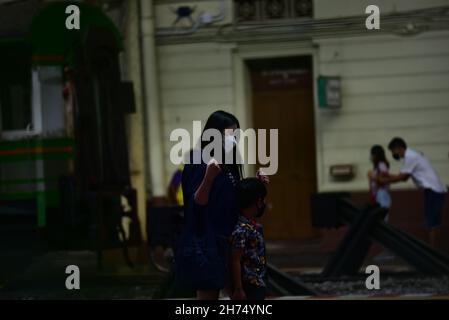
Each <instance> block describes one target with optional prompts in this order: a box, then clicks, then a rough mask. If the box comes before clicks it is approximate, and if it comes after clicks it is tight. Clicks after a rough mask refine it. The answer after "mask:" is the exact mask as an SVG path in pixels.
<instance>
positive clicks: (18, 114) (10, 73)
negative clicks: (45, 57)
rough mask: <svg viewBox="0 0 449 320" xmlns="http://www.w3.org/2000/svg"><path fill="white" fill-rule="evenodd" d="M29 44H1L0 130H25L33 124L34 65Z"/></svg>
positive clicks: (3, 131)
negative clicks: (32, 73) (27, 45)
mask: <svg viewBox="0 0 449 320" xmlns="http://www.w3.org/2000/svg"><path fill="white" fill-rule="evenodd" d="M30 60H31V59H30V55H29V51H28V50H27V47H26V46H24V45H23V44H21V43H19V42H5V43H0V131H1V132H2V133H5V132H10V131H25V130H29V129H30V127H29V126H30V125H31V123H32V109H31V108H32V106H31V65H30Z"/></svg>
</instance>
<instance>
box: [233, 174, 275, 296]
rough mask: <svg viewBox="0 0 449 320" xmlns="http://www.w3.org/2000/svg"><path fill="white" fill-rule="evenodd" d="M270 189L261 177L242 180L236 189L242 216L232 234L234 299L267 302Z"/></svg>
mask: <svg viewBox="0 0 449 320" xmlns="http://www.w3.org/2000/svg"><path fill="white" fill-rule="evenodd" d="M266 194H267V189H266V187H265V185H264V183H263V182H262V181H260V179H257V178H249V179H244V180H242V181H241V182H240V183H239V184H238V186H237V188H236V199H237V205H238V208H239V210H240V216H239V219H238V222H237V225H236V226H235V228H234V231H233V232H232V235H231V248H232V257H231V270H232V280H233V281H232V282H233V294H232V296H231V298H232V299H233V300H246V299H247V300H264V299H265V295H266V257H265V241H264V238H263V229H262V225H260V224H259V223H257V222H256V220H255V219H256V218H261V217H262V215H263V214H264V211H265V206H266V205H265V197H266Z"/></svg>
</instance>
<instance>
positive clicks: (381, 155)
mask: <svg viewBox="0 0 449 320" xmlns="http://www.w3.org/2000/svg"><path fill="white" fill-rule="evenodd" d="M371 155H372V156H374V157H373V163H374V169H376V168H377V166H378V165H379V163H381V162H383V163H385V164H386V165H387V167H388V168H390V163H389V162H388V160H387V157H386V156H385V150H384V148H383V147H382V146H379V145H375V146H373V147H372V148H371Z"/></svg>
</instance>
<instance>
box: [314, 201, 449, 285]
mask: <svg viewBox="0 0 449 320" xmlns="http://www.w3.org/2000/svg"><path fill="white" fill-rule="evenodd" d="M336 204H337V208H336V213H337V216H338V219H339V223H342V224H348V225H350V228H349V230H348V231H347V233H346V235H345V237H344V238H343V240H342V242H341V243H340V245H339V247H338V249H337V252H336V253H335V255H334V256H333V257H332V258H331V259H330V260H329V262H328V263H327V265H326V266H325V268H324V270H323V272H322V276H323V277H339V276H344V275H355V274H357V273H358V271H359V270H360V267H361V266H362V264H363V261H364V259H365V257H366V255H367V254H368V252H369V249H370V247H371V244H372V242H377V243H379V244H380V245H382V246H383V247H384V248H386V249H388V250H389V251H391V252H392V253H393V254H395V255H396V256H398V257H400V258H401V259H403V260H404V261H405V262H407V263H408V264H409V265H410V266H411V267H413V268H414V269H415V270H416V271H418V272H420V273H423V274H430V275H444V274H449V257H448V256H446V255H444V254H443V253H442V252H439V251H438V250H435V249H434V248H432V247H430V246H429V245H427V244H426V243H424V242H422V241H420V240H419V239H417V238H415V237H413V236H411V235H409V234H407V233H406V232H404V231H402V230H399V229H398V228H396V227H394V226H392V225H390V224H388V223H386V222H384V221H383V219H384V217H385V215H386V214H387V211H386V210H385V209H382V208H380V207H379V206H375V205H374V206H369V207H366V208H363V209H361V208H358V207H356V206H355V205H354V204H353V203H351V202H350V201H349V200H347V199H338V200H337V201H336Z"/></svg>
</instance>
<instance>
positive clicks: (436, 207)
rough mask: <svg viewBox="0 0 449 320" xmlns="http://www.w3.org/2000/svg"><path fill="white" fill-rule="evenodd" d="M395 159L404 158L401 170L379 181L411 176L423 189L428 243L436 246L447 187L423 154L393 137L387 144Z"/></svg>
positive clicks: (391, 180)
mask: <svg viewBox="0 0 449 320" xmlns="http://www.w3.org/2000/svg"><path fill="white" fill-rule="evenodd" d="M388 149H390V151H391V153H392V156H393V158H394V159H395V160H397V161H400V160H401V159H404V162H403V165H402V167H401V171H400V173H399V174H397V175H389V176H388V177H381V178H379V181H380V182H381V183H396V182H402V181H407V180H408V179H409V178H412V180H413V182H414V183H415V185H416V186H417V187H418V188H420V189H423V190H424V204H425V219H426V224H427V228H428V229H429V238H430V244H431V245H432V247H434V248H436V247H437V243H438V238H439V233H440V226H441V215H442V211H443V205H444V197H445V194H446V193H447V187H446V186H445V185H444V184H443V182H442V181H441V179H440V178H439V177H438V174H437V172H436V171H435V169H434V168H433V167H432V165H431V164H430V162H429V160H427V159H426V158H425V157H424V155H422V154H421V153H419V152H416V151H415V150H413V149H410V148H407V144H406V143H405V141H404V140H403V139H402V138H394V139H393V140H391V142H390V144H389V145H388Z"/></svg>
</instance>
